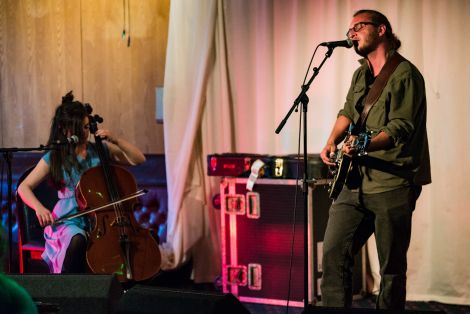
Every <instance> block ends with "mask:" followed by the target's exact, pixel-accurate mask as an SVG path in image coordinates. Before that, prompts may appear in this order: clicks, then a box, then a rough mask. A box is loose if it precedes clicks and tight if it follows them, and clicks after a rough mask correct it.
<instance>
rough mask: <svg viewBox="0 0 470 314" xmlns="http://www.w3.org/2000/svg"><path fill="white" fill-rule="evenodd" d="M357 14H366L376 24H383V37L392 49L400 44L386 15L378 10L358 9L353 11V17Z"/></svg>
mask: <svg viewBox="0 0 470 314" xmlns="http://www.w3.org/2000/svg"><path fill="white" fill-rule="evenodd" d="M359 14H367V15H368V16H369V18H370V19H371V22H372V23H374V24H377V25H385V28H386V30H385V37H386V38H387V39H388V41H389V43H390V45H391V46H392V49H393V50H398V48H400V46H401V41H400V39H398V37H397V35H395V34H394V33H393V30H392V25H390V22H389V21H388V19H387V17H386V16H385V15H383V14H382V13H380V12H379V11H375V10H359V11H357V12H356V13H354V15H353V16H354V17H355V16H357V15H359Z"/></svg>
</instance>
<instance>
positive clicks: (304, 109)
mask: <svg viewBox="0 0 470 314" xmlns="http://www.w3.org/2000/svg"><path fill="white" fill-rule="evenodd" d="M333 49H334V47H328V51H327V52H326V53H325V57H324V58H323V60H322V62H321V63H320V65H319V66H318V67H315V68H313V74H312V77H311V78H310V79H309V81H308V82H307V84H305V85H302V90H301V91H300V94H299V96H297V98H296V99H295V101H294V103H293V105H292V107H291V108H290V110H289V112H288V113H287V114H286V116H285V117H284V119H283V120H282V121H281V123H279V126H278V127H277V129H276V131H275V132H276V134H279V132H281V130H282V128H283V127H284V125H285V124H286V122H287V120H288V119H289V117H290V115H291V114H292V112H293V111H294V110H296V109H297V107H298V106H299V103H301V104H302V116H303V121H304V123H303V143H304V149H303V158H304V171H303V172H304V173H303V180H302V192H303V200H304V311H303V313H306V312H307V310H308V305H309V304H308V301H309V300H308V183H309V181H310V180H309V179H308V169H307V166H308V162H307V156H308V155H307V111H308V102H309V99H308V96H307V91H308V90H309V88H310V85H311V84H312V82H313V80H314V79H315V77H316V76H317V75H318V72H320V69H321V68H322V66H323V64H324V63H325V61H326V59H328V58H329V57H331V54H332V53H333ZM289 284H290V283H289Z"/></svg>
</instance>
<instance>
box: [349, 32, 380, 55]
mask: <svg viewBox="0 0 470 314" xmlns="http://www.w3.org/2000/svg"><path fill="white" fill-rule="evenodd" d="M377 45H378V44H377V42H376V40H374V38H373V37H368V38H367V39H366V40H365V42H363V45H362V47H361V48H359V42H358V41H357V40H355V41H353V46H354V51H356V53H357V54H358V55H360V56H361V57H364V58H366V57H367V55H368V54H369V53H371V52H372V51H374V50H375V49H376V48H377Z"/></svg>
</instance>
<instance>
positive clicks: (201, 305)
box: [118, 285, 250, 314]
mask: <svg viewBox="0 0 470 314" xmlns="http://www.w3.org/2000/svg"><path fill="white" fill-rule="evenodd" d="M134 313H141V314H144V313H162V314H165V313H171V314H180V313H192V314H219V313H220V314H245V313H246V314H249V313H250V312H249V311H248V310H247V309H246V308H245V307H244V306H243V304H242V303H241V302H240V301H238V299H237V298H235V297H234V296H233V295H232V294H222V293H216V292H207V291H204V292H202V291H188V290H175V289H167V288H158V287H149V286H142V285H136V286H134V287H132V288H131V289H130V290H129V291H127V292H126V293H125V294H124V296H123V297H122V298H121V300H120V301H119V304H118V314H134Z"/></svg>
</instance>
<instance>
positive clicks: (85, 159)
mask: <svg viewBox="0 0 470 314" xmlns="http://www.w3.org/2000/svg"><path fill="white" fill-rule="evenodd" d="M89 128H90V124H89V118H88V112H87V110H86V108H85V106H84V105H83V104H82V103H81V102H79V101H74V100H73V95H72V93H71V92H70V93H68V94H67V95H65V96H64V97H62V104H60V105H59V106H58V107H57V109H56V111H55V115H54V117H53V119H52V123H51V129H50V135H49V140H48V145H53V144H54V143H57V142H67V139H70V138H71V137H73V136H76V137H78V143H75V144H71V145H60V146H59V147H58V149H57V150H52V151H50V152H48V153H46V154H45V155H44V156H43V157H42V158H41V160H40V161H39V162H38V164H37V165H36V167H35V168H34V169H33V170H32V171H31V173H30V174H29V175H28V176H27V177H26V178H25V179H24V181H23V182H22V183H21V184H20V186H19V187H18V193H19V194H20V196H21V198H22V199H23V201H24V202H25V203H26V204H27V205H28V206H30V207H31V208H33V209H34V210H35V211H36V216H37V218H38V220H39V223H40V224H41V226H46V227H45V229H44V237H45V239H46V246H45V250H44V253H43V255H42V257H43V259H44V260H45V262H46V263H47V264H48V265H49V268H50V270H51V272H53V273H83V272H85V271H86V250H87V234H86V231H87V230H88V228H89V226H88V222H87V219H86V218H84V217H76V218H73V219H70V220H67V221H65V222H64V223H61V224H58V225H51V224H52V223H53V222H54V221H55V220H56V219H58V218H61V217H63V216H68V215H71V214H74V213H77V211H78V210H79V206H78V203H77V201H76V199H75V187H76V186H77V183H78V182H79V180H80V177H81V175H82V173H83V172H85V170H87V169H89V168H92V167H96V166H98V165H99V164H100V159H99V157H98V155H97V152H96V149H95V144H94V143H92V142H89V141H88V138H89V137H90V130H89ZM95 135H96V136H99V137H100V138H102V139H103V140H105V143H103V144H104V148H105V151H106V152H107V154H108V155H109V157H110V160H112V161H113V162H116V163H118V164H123V165H138V164H141V163H143V162H144V161H145V157H144V155H143V154H142V152H141V151H140V150H139V149H138V148H137V147H135V146H134V145H132V144H131V143H129V142H127V141H125V140H124V139H122V138H118V137H116V136H115V135H114V134H112V133H111V132H109V131H108V130H103V129H100V130H98V131H96V134H95ZM48 175H50V178H51V180H52V183H53V185H54V186H55V187H56V188H57V191H58V196H59V201H58V202H57V204H56V205H55V207H54V208H53V209H52V211H51V209H50V208H45V207H44V206H43V205H42V204H41V203H40V202H39V201H38V199H37V198H36V197H35V195H34V193H33V190H34V188H35V187H36V186H37V185H38V184H39V183H40V182H41V181H42V180H44V179H45V178H46V177H47V176H48Z"/></svg>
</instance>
